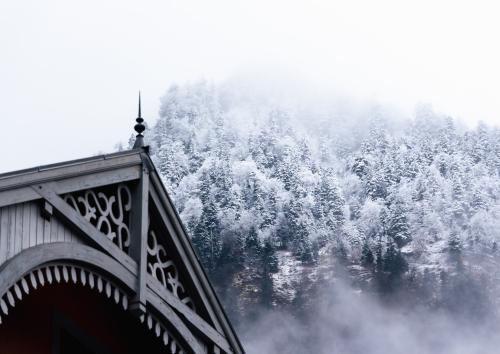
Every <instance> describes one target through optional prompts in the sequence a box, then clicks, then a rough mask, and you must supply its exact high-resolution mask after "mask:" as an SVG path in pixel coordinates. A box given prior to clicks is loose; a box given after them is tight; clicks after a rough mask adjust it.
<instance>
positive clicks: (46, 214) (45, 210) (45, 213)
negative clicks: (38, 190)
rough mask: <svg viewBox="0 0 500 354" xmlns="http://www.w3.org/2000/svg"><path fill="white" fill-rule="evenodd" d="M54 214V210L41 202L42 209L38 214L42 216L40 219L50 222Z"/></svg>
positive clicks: (49, 205) (45, 202) (46, 203)
mask: <svg viewBox="0 0 500 354" xmlns="http://www.w3.org/2000/svg"><path fill="white" fill-rule="evenodd" d="M53 213H54V208H53V207H52V205H51V204H50V203H49V202H48V201H46V200H43V201H42V207H41V208H40V214H41V215H42V218H44V219H45V220H47V221H50V218H51V217H52V214H53Z"/></svg>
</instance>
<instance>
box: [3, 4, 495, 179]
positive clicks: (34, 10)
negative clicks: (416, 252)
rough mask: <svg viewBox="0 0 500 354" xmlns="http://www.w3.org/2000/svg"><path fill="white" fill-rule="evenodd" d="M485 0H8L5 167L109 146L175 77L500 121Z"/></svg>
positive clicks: (149, 114) (153, 107)
mask: <svg viewBox="0 0 500 354" xmlns="http://www.w3.org/2000/svg"><path fill="white" fill-rule="evenodd" d="M494 5H495V2H494V1H491V2H484V1H478V0H475V1H467V2H463V3H461V2H460V1H456V0H455V1H440V0H433V1H422V0H419V1H411V2H410V1H408V2H407V1H402V0H399V1H386V0H377V1H373V0H371V1H365V2H362V1H354V0H349V1H347V0H346V1H328V0H324V1H314V0H304V1H291V0H287V1H274V0H264V1H260V0H251V1H240V0H227V1H217V0H210V1H206V0H205V1H203V0H200V1H192V0H178V1H168V0H164V1H157V2H152V1H124V0H112V1H111V0H110V1H105V0H99V1H94V0H86V1H67V0H64V1H49V0H45V1H39V0H38V1H22V0H19V1H15V0H0V97H1V99H0V103H1V104H0V117H1V125H2V145H3V150H4V153H3V154H2V158H1V160H0V162H1V163H0V171H9V170H13V169H19V168H25V167H31V166H36V165H40V164H45V163H50V162H57V161H61V160H66V159H73V158H78V157H85V156H89V155H93V154H95V153H97V152H99V151H103V152H110V151H112V149H113V146H114V145H115V143H116V142H118V141H120V140H121V141H125V140H126V139H127V137H128V136H129V135H130V134H131V132H132V126H133V119H134V118H135V116H136V100H137V97H136V96H137V91H138V90H139V89H141V90H142V91H143V103H144V106H143V112H144V115H145V118H146V119H147V120H148V121H150V122H152V121H154V119H155V118H156V116H157V110H158V107H159V98H160V96H161V95H162V94H163V92H164V91H165V90H166V89H167V87H168V86H169V85H170V84H172V83H174V82H176V83H183V82H185V81H193V80H196V79H199V78H201V77H203V78H206V79H209V80H214V81H215V82H220V81H223V80H225V79H227V78H230V77H233V76H234V75H241V74H242V73H243V74H244V73H246V72H251V73H252V76H255V75H257V76H259V75H261V76H262V77H263V80H266V78H268V77H269V75H268V74H269V73H270V72H276V71H280V72H282V73H285V74H284V75H285V76H286V75H289V76H297V77H299V78H301V79H304V80H308V81H310V82H312V83H315V84H317V85H319V86H326V87H333V88H335V89H336V90H339V91H341V92H343V93H344V94H346V95H350V96H353V97H355V98H362V99H364V98H367V99H375V100H379V101H381V102H384V103H388V104H392V105H395V106H397V107H400V108H401V109H403V110H407V111H409V110H411V109H412V108H413V107H414V105H415V104H416V103H418V102H429V103H432V105H433V106H434V108H435V109H436V110H438V111H440V112H445V113H448V114H450V115H453V116H455V117H460V118H461V119H463V120H465V121H466V122H468V123H469V124H470V125H474V124H475V123H476V122H477V121H478V120H483V121H485V122H487V123H490V124H496V125H500V95H499V92H500V88H499V82H500V46H499V42H498V35H499V34H500V21H499V20H498V14H499V11H498V9H497V8H495V6H494Z"/></svg>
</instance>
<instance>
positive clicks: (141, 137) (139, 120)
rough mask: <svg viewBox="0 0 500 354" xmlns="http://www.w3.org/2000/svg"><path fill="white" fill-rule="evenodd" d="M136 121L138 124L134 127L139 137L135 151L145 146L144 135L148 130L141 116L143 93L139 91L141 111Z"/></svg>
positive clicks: (136, 138)
mask: <svg viewBox="0 0 500 354" xmlns="http://www.w3.org/2000/svg"><path fill="white" fill-rule="evenodd" d="M135 121H136V122H137V124H136V125H135V126H134V130H135V131H136V132H137V136H136V137H135V143H134V149H135V148H140V147H143V146H144V135H142V133H143V132H144V130H146V126H145V125H144V119H143V118H142V116H141V91H139V110H138V114H137V118H136V120H135Z"/></svg>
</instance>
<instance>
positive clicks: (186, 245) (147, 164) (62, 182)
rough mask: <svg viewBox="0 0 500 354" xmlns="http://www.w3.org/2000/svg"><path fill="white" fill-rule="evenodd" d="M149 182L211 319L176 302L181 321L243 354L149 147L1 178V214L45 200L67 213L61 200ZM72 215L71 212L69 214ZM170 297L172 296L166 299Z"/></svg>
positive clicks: (114, 252)
mask: <svg viewBox="0 0 500 354" xmlns="http://www.w3.org/2000/svg"><path fill="white" fill-rule="evenodd" d="M144 170H147V171H148V173H147V174H146V175H144V173H143V172H144ZM143 176H147V180H148V181H147V183H148V184H149V190H148V195H149V203H150V205H152V206H153V208H154V209H155V215H157V216H158V217H159V219H160V222H161V223H162V224H163V226H162V227H163V229H164V230H166V231H167V232H163V233H162V235H164V236H162V237H164V238H169V239H168V240H167V239H165V240H163V241H162V242H168V244H169V245H171V246H172V247H173V248H174V251H175V253H176V255H177V256H176V257H177V260H180V262H181V263H182V264H180V265H179V264H178V265H177V266H178V267H179V268H180V272H181V273H182V274H183V275H184V276H185V277H187V278H188V279H187V282H188V283H189V284H190V289H191V291H194V292H195V293H196V294H195V296H196V297H197V299H198V302H199V303H200V304H201V306H202V307H203V309H204V312H205V313H206V316H205V318H201V316H200V315H198V314H196V313H195V312H192V311H189V310H187V309H186V307H185V306H182V305H177V304H178V302H175V301H177V300H176V299H171V302H170V305H171V306H172V308H173V309H174V310H175V311H176V312H178V313H179V314H180V315H181V316H180V317H181V318H182V320H183V321H185V322H186V323H187V325H188V327H190V328H195V329H196V331H198V332H203V334H204V335H206V337H207V338H209V339H210V340H213V342H214V344H216V345H217V347H219V348H220V349H221V350H222V351H223V352H235V353H243V352H244V350H243V348H242V346H241V343H240V342H239V340H238V337H237V335H236V333H235V331H234V329H233V328H232V326H231V323H230V322H229V320H228V318H227V316H226V314H225V312H224V310H223V307H222V305H221V303H220V301H219V299H218V298H217V296H216V293H215V291H214V289H213V287H212V286H211V284H210V281H209V280H208V277H207V275H206V273H205V271H204V269H203V266H202V265H201V262H200V260H199V259H198V256H197V254H196V252H195V250H194V248H193V245H192V243H191V240H190V238H189V237H188V234H187V231H186V228H185V227H184V225H183V224H182V221H181V219H180V217H179V214H178V213H177V211H176V209H175V207H174V205H173V203H172V200H171V198H170V196H169V194H168V193H167V191H166V189H165V186H164V185H163V183H162V182H161V178H160V175H159V173H158V171H157V170H156V168H155V166H154V164H153V162H152V160H151V158H150V156H149V154H148V148H147V147H142V148H137V149H132V150H126V151H122V152H117V153H112V154H106V155H100V156H94V157H89V158H84V159H77V160H72V161H67V162H61V163H56V164H50V165H45V166H40V167H35V168H30V169H24V170H20V171H14V172H8V173H3V174H0V208H1V207H5V206H9V205H13V204H19V203H25V202H30V201H34V200H39V199H42V200H45V201H46V202H48V203H49V204H53V206H54V208H56V209H57V207H58V206H59V207H60V208H65V206H63V205H62V204H58V203H60V200H58V199H57V196H60V195H63V194H66V193H74V192H78V191H80V192H81V191H85V190H90V189H93V188H101V187H105V186H109V185H115V184H120V183H127V182H131V183H133V182H135V181H139V180H141V178H143ZM35 186H38V188H40V190H37V189H36V188H35ZM42 186H49V187H50V186H53V187H54V188H55V193H54V196H53V197H54V198H55V199H51V195H50V193H49V194H44V193H47V192H44V191H43V190H42ZM66 208H67V206H66ZM136 208H137V206H136ZM64 210H66V209H64ZM71 213H72V212H68V214H71ZM148 213H149V212H148ZM63 214H64V213H63ZM75 214H76V213H75ZM65 217H66V218H69V219H70V221H71V220H73V219H75V218H76V219H78V215H76V216H75V215H69V216H68V215H66V216H65ZM71 218H73V219H71ZM73 222H76V223H80V224H81V225H80V227H81V228H83V229H81V230H84V231H85V230H87V233H88V234H90V233H94V232H95V231H94V230H91V226H89V225H90V223H88V224H86V223H85V222H84V221H82V220H73ZM97 233H99V232H97ZM101 235H102V234H101ZM98 238H99V236H96V237H95V238H94V239H93V240H94V241H96V240H97V242H99V244H98V246H99V247H100V248H101V249H103V250H104V251H105V252H107V253H109V255H111V256H112V257H114V258H115V259H118V261H120V259H123V260H124V261H123V262H122V263H124V264H125V266H128V267H129V270H132V269H133V268H134V266H133V261H129V260H127V259H125V258H123V256H122V255H120V252H119V250H118V248H117V247H114V245H112V243H111V242H108V241H107V240H105V239H104V238H103V240H100V239H98ZM115 248H116V249H115ZM169 252H170V250H169ZM0 259H1V258H0ZM127 262H128V263H127ZM139 263H140V262H139ZM127 264H128V265H127ZM0 266H1V262H0ZM139 268H140V267H139ZM1 269H2V268H0V271H1ZM139 272H140V270H139ZM153 275H154V274H153ZM146 281H147V282H148V283H151V284H150V285H149V286H150V287H151V289H156V293H157V294H164V293H165V292H164V289H161V286H159V285H158V284H159V283H158V282H156V281H153V280H152V277H151V276H148V277H146ZM0 290H1V289H0ZM1 295H2V294H1V293H0V296H1ZM165 296H167V297H168V296H170V295H169V294H165ZM170 298H171V296H170ZM170 298H169V299H170Z"/></svg>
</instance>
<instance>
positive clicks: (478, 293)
mask: <svg viewBox="0 0 500 354" xmlns="http://www.w3.org/2000/svg"><path fill="white" fill-rule="evenodd" d="M159 114H160V117H159V119H158V121H157V122H156V123H155V124H154V125H153V126H151V127H150V128H149V131H148V132H147V134H146V137H147V139H149V142H148V143H149V144H150V146H151V152H152V156H153V159H154V161H155V164H156V166H157V168H158V170H159V172H160V173H161V175H162V176H163V180H164V183H165V185H166V186H167V189H168V190H169V192H170V194H171V195H172V197H173V200H174V203H175V205H176V208H177V209H178V210H179V212H180V215H181V218H182V219H183V222H184V223H185V225H186V227H187V229H188V231H189V233H190V235H191V237H192V241H193V244H194V245H195V247H196V249H197V251H198V254H199V256H200V259H201V261H202V262H203V264H204V266H205V268H206V270H207V271H208V273H209V276H210V277H211V279H212V282H213V284H214V285H215V287H216V290H217V291H218V293H219V295H220V296H221V298H222V300H223V303H224V306H225V308H226V311H227V312H228V314H229V316H230V318H231V320H232V322H233V323H234V324H235V326H236V327H237V328H238V330H239V331H240V333H241V337H242V338H243V339H244V343H245V344H246V346H247V350H248V351H249V352H250V353H279V352H287V353H354V354H357V353H389V354H392V353H402V352H405V353H431V354H434V353H450V354H455V353H457V354H459V353H460V354H461V353H493V352H495V351H494V349H495V347H496V344H497V342H498V341H497V339H496V338H497V336H496V335H495V333H500V332H498V331H497V329H500V328H498V326H497V324H496V323H497V322H496V321H497V314H498V311H497V308H498V303H499V302H500V292H499V286H498V285H500V275H499V273H498V272H497V269H498V265H499V261H500V253H499V252H498V242H499V241H500V131H499V129H498V128H495V127H489V126H486V125H484V124H479V125H478V126H477V127H474V128H468V127H466V126H463V125H461V124H460V122H458V121H456V120H454V119H453V118H451V117H448V116H445V115H442V114H438V113H436V112H434V111H433V110H432V109H431V108H430V107H428V106H425V105H421V106H418V107H417V108H416V110H415V112H414V114H413V115H412V116H411V117H406V116H403V115H402V114H401V113H398V112H397V111H395V110H392V109H390V108H389V107H385V106H383V105H379V104H373V103H370V104H368V103H363V102H355V101H353V100H349V99H346V98H345V97H340V96H338V95H332V94H330V93H328V92H322V91H315V90H313V89H312V88H310V87H307V88H306V89H304V88H301V87H300V85H297V84H296V83H295V84H294V85H273V86H264V88H263V87H259V86H258V85H255V84H254V83H252V84H248V83H246V82H239V81H238V80H236V81H231V82H227V83H224V84H218V85H215V84H210V83H207V82H204V81H202V82H198V83H194V84H187V85H184V86H172V87H171V88H170V89H169V90H168V91H167V93H166V94H165V96H164V97H163V98H162V101H161V107H160V112H159ZM498 344H500V343H498Z"/></svg>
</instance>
